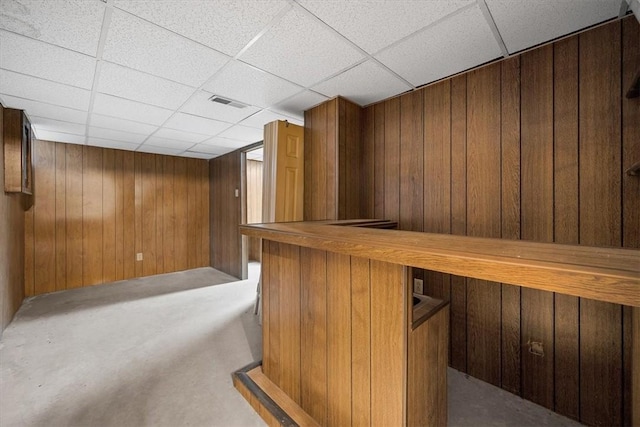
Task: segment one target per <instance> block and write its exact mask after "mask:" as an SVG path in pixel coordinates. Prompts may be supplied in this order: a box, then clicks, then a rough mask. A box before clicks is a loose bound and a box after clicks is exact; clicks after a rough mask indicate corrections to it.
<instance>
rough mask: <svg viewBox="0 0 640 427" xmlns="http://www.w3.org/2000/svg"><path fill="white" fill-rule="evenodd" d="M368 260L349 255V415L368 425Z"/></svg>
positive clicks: (355, 424) (369, 353)
mask: <svg viewBox="0 0 640 427" xmlns="http://www.w3.org/2000/svg"><path fill="white" fill-rule="evenodd" d="M369 269H370V267H369V260H368V259H364V258H357V257H352V258H351V360H352V362H351V416H352V419H351V421H352V424H353V425H354V426H369V425H371V291H370V290H371V285H370V279H369Z"/></svg>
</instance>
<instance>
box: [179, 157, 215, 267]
mask: <svg viewBox="0 0 640 427" xmlns="http://www.w3.org/2000/svg"><path fill="white" fill-rule="evenodd" d="M173 167H174V174H175V175H174V184H173V185H174V194H173V200H174V203H175V204H174V208H173V209H174V213H175V216H176V231H175V236H174V239H175V254H176V257H175V269H176V271H181V270H186V269H187V268H189V262H188V252H189V249H188V247H189V239H188V199H187V191H188V190H187V189H188V186H189V178H188V175H187V159H185V158H180V157H176V158H175V159H174V164H173ZM211 168H212V169H213V168H216V165H214V164H213V163H212V164H211ZM220 179H221V178H220ZM213 186H214V184H213V183H212V187H213ZM210 197H211V201H210V203H211V204H212V205H213V206H214V207H216V208H217V206H218V200H217V199H216V198H215V193H213V192H212V193H211V196H210ZM210 233H211V230H210ZM211 241H212V242H216V244H219V243H218V240H217V239H215V240H214V238H213V237H212V238H211ZM213 251H214V249H213V245H212V246H211V252H212V253H213ZM211 265H212V266H213V264H211Z"/></svg>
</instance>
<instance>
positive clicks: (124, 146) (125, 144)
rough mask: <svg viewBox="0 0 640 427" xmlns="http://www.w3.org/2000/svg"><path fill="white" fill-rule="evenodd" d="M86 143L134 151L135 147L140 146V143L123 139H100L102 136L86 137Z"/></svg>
mask: <svg viewBox="0 0 640 427" xmlns="http://www.w3.org/2000/svg"><path fill="white" fill-rule="evenodd" d="M87 145H92V146H94V147H102V148H112V149H115V150H126V151H136V148H138V146H140V144H132V143H129V142H123V141H113V140H110V139H102V138H91V137H90V138H88V139H87Z"/></svg>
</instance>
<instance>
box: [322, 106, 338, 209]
mask: <svg viewBox="0 0 640 427" xmlns="http://www.w3.org/2000/svg"><path fill="white" fill-rule="evenodd" d="M338 101H339V98H334V99H331V100H329V101H328V105H327V119H326V120H327V121H326V126H327V127H326V128H325V140H324V141H326V142H325V145H324V146H323V147H322V153H323V154H324V159H326V161H324V160H323V161H322V162H323V163H324V169H325V171H326V176H325V180H326V184H325V188H326V201H325V211H324V216H323V217H322V218H320V219H334V218H336V219H337V218H339V184H340V160H339V157H338V156H339V149H340V147H339V145H338V144H339V133H338V132H336V130H337V129H338V125H339V122H338V120H339V113H340V110H339V103H338ZM321 169H322V168H321ZM343 173H344V172H343Z"/></svg>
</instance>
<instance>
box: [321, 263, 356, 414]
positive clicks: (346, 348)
mask: <svg viewBox="0 0 640 427" xmlns="http://www.w3.org/2000/svg"><path fill="white" fill-rule="evenodd" d="M327 395H328V396H331V399H330V400H329V404H328V406H327V410H328V414H329V415H328V418H327V425H329V426H344V425H351V258H350V257H349V256H347V255H340V254H336V253H334V252H327Z"/></svg>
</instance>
